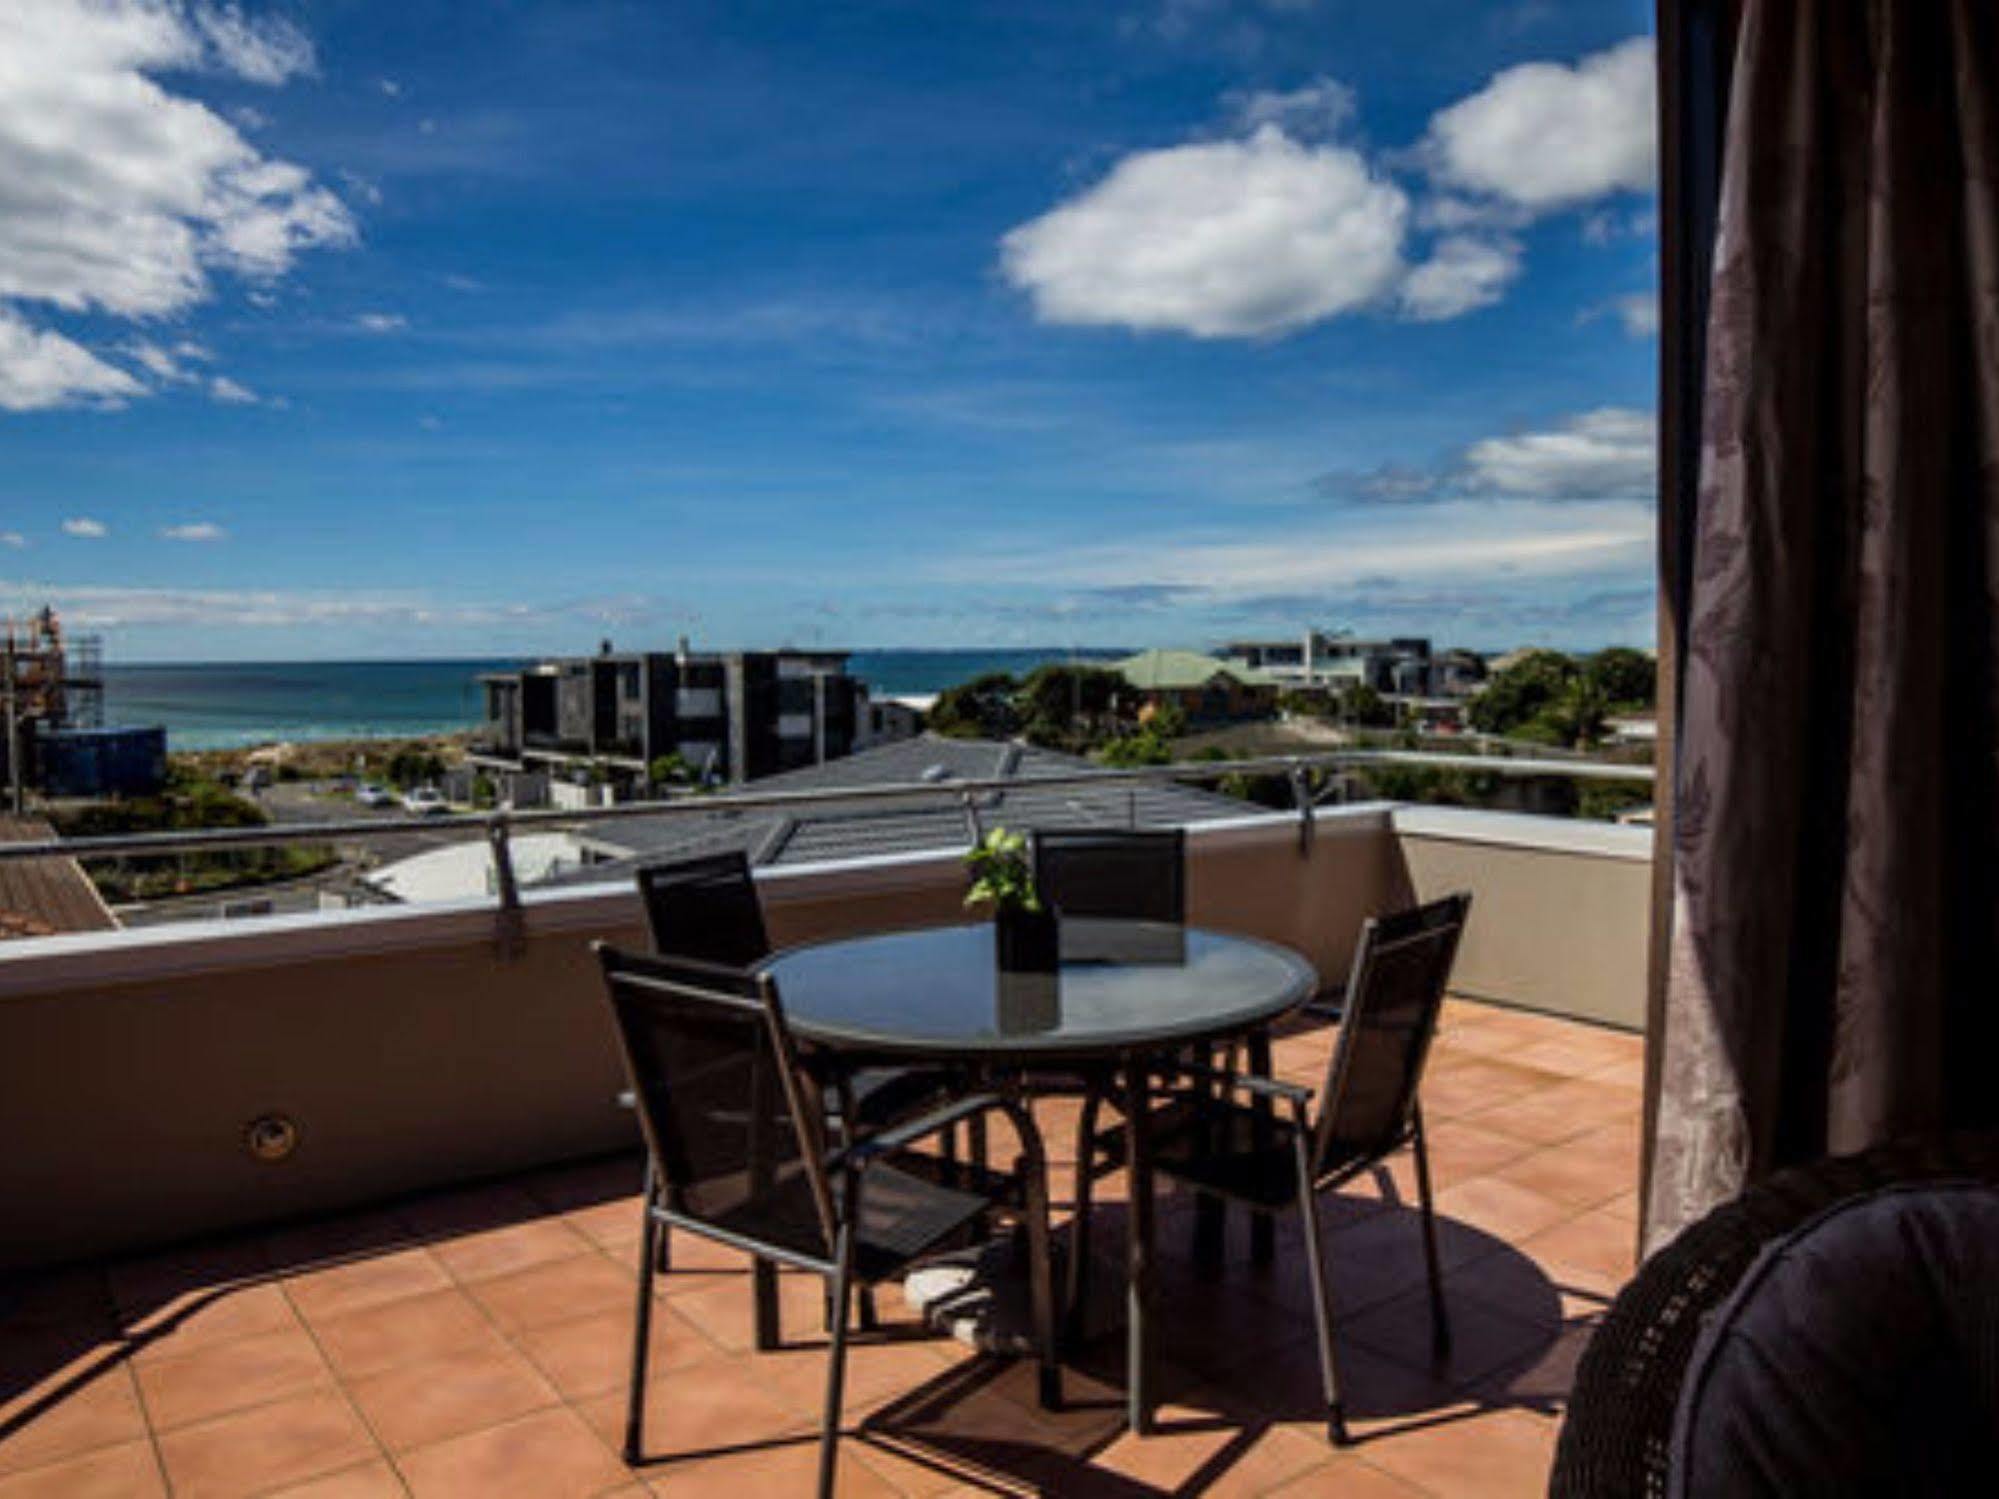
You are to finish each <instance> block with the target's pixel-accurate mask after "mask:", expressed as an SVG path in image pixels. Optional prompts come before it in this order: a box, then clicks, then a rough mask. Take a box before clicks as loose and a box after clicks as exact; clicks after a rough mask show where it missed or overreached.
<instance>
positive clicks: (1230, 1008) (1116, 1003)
mask: <svg viewBox="0 0 1999 1499" xmlns="http://www.w3.org/2000/svg"><path fill="white" fill-rule="evenodd" d="M1061 955H1062V964H1061V967H1060V969H1059V970H1058V971H1056V972H1055V973H1052V974H1049V973H1008V972H1002V971H1001V970H1000V968H999V965H998V962H997V961H996V958H995V954H994V945H993V929H992V927H991V926H990V925H988V924H979V925H968V926H947V927H933V928H929V929H927V930H922V931H910V932H884V933H880V934H876V935H872V936H866V937H847V938H842V939H840V940H838V941H832V942H820V943H813V944H811V945H809V946H805V947H795V948H791V949H789V950H788V951H785V952H782V953H779V954H778V955H777V956H776V957H775V958H773V959H772V960H771V961H770V962H769V963H768V964H767V965H765V966H766V968H767V970H768V972H769V973H770V974H771V976H772V977H773V978H775V979H776V980H777V986H778V992H779V994H780V995H781V996H782V998H783V1003H784V1011H785V1018H786V1019H787V1020H788V1021H789V1022H790V1025H791V1028H792V1030H793V1031H795V1032H797V1033H798V1034H799V1035H800V1036H801V1037H804V1038H806V1039H808V1040H810V1041H812V1042H815V1043H817V1044H819V1045H822V1046H830V1047H834V1048H837V1049H839V1050H843V1051H857V1052H871V1053H882V1054H885V1055H897V1056H903V1057H908V1058H911V1059H914V1058H915V1057H917V1056H922V1057H925V1058H929V1059H933V1060H951V1061H966V1062H977V1061H993V1060H1005V1059H1015V1060H1034V1061H1040V1062H1043V1063H1052V1062H1054V1061H1055V1060H1057V1059H1060V1060H1067V1061H1085V1060H1114V1059H1116V1058H1118V1057H1121V1056H1122V1055H1123V1054H1125V1053H1127V1052H1130V1051H1132V1050H1134V1049H1136V1050H1139V1051H1144V1052H1157V1051H1160V1050H1165V1049H1171V1048H1174V1047H1178V1046H1183V1045H1186V1044H1188V1043H1191V1042H1196V1041H1204V1040H1210V1039H1220V1038H1223V1037H1227V1036H1233V1035H1240V1034H1242V1033H1243V1032H1245V1031H1250V1030H1254V1029H1256V1028H1259V1027H1261V1026H1264V1025H1267V1024H1269V1022H1271V1021H1272V1020H1274V1019H1276V1018H1277V1017H1279V1016H1281V1015H1284V1014H1286V1013H1287V1012H1289V1011H1290V1010H1292V1009H1294V1008H1295V1007H1296V1006H1298V1005H1299V1004H1301V1003H1303V1002H1304V1001H1305V1000H1306V999H1308V998H1310V997H1311V995H1312V993H1313V991H1314V990H1315V989H1317V987H1318V982H1319V976H1318V974H1317V973H1316V972H1315V971H1314V969H1313V967H1312V965H1311V964H1310V963H1308V962H1306V961H1305V960H1304V959H1303V958H1301V957H1299V956H1298V955H1297V954H1296V953H1294V952H1291V951H1290V950H1289V949H1287V948H1282V947H1278V946H1275V945H1274V944H1272V943H1268V942H1261V941H1258V940H1257V939H1256V938H1254V937H1240V936H1236V935H1233V934H1232V933H1228V932H1216V931H1209V930H1207V929H1206V928H1203V927H1179V926H1169V925H1166V924H1164V923H1159V922H1145V921H1103V920H1082V919H1069V920H1064V921H1063V922H1062V925H1061Z"/></svg>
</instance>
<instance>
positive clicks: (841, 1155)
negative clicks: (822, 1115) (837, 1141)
mask: <svg viewBox="0 0 1999 1499" xmlns="http://www.w3.org/2000/svg"><path fill="white" fill-rule="evenodd" d="M1005 1105H1006V1100H1005V1099H1003V1098H1001V1097H1000V1096H999V1095H998V1094H997V1093H972V1094H968V1095H967V1096H966V1097H964V1098H960V1099H958V1100H957V1101H956V1102H954V1103H947V1104H945V1105H944V1106H943V1107H942V1108H938V1109H932V1110H931V1111H930V1112H929V1113H927V1114H921V1115H918V1116H917V1117H916V1118H914V1119H906V1120H904V1121H903V1122H902V1123H901V1124H898V1125H895V1126H893V1127H892V1128H889V1129H885V1130H881V1131H878V1132H877V1133H875V1134H872V1135H869V1136H868V1137H867V1139H865V1140H860V1141H857V1142H855V1143H854V1144H852V1145H849V1146H846V1147H844V1148H843V1149H840V1150H836V1151H834V1152H833V1153H832V1154H831V1155H830V1156H828V1157H827V1164H828V1165H831V1166H841V1165H847V1164H852V1165H854V1166H857V1167H859V1168H861V1169H863V1170H865V1169H866V1168H867V1167H868V1166H870V1165H872V1164H873V1163H874V1162H875V1161H877V1160H879V1159H880V1158H881V1157H882V1156H885V1155H893V1154H895V1152H897V1151H899V1150H905V1149H907V1148H908V1147H909V1146H911V1145H913V1144H915V1143H916V1142H917V1141H918V1140H921V1139H923V1138H924V1137H925V1136H926V1135H934V1134H936V1133H937V1132H938V1131H939V1130H943V1129H948V1128H949V1127H950V1126H951V1125H954V1124H956V1123H957V1122H958V1121H959V1120H961V1119H969V1118H970V1117H971V1116H972V1115H974V1114H983V1113H985V1112H986V1111H987V1110H989V1109H997V1108H1003V1107H1005Z"/></svg>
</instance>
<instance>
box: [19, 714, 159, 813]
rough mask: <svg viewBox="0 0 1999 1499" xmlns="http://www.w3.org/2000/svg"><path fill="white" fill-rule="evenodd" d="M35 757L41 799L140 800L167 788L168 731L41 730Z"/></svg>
mask: <svg viewBox="0 0 1999 1499" xmlns="http://www.w3.org/2000/svg"><path fill="white" fill-rule="evenodd" d="M34 756H35V783H36V785H37V787H38V788H39V789H40V791H41V792H42V794H43V795H44V796H144V795H147V794H148V793H150V792H154V791H158V790H159V789H160V788H161V787H162V786H163V785H165V784H166V779H167V731H166V730H165V729H164V728H160V727H158V726H157V725H155V726H152V727H147V728H102V729H49V728H43V729H41V730H40V731H39V732H38V733H37V734H36V735H35V744H34Z"/></svg>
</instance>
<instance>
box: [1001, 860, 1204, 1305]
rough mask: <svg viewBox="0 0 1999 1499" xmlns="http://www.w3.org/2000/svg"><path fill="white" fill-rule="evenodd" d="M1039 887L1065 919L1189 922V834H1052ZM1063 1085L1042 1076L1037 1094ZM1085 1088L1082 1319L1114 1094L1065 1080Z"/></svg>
mask: <svg viewBox="0 0 1999 1499" xmlns="http://www.w3.org/2000/svg"><path fill="white" fill-rule="evenodd" d="M1033 859H1034V888H1035V890H1036V891H1037V892H1038V893H1039V894H1040V896H1041V899H1042V901H1043V902H1044V903H1046V904H1047V905H1049V906H1052V907H1053V908H1054V909H1055V910H1056V911H1057V912H1058V913H1059V914H1060V915H1061V916H1063V917H1065V918H1070V917H1073V918H1081V919H1085V920H1087V919H1090V918H1093V917H1094V918H1098V919H1110V920H1121V921H1156V922H1160V923H1163V924H1170V925H1173V926H1184V925H1185V924H1186V921H1187V835H1186V833H1185V832H1184V831H1182V830H1181V829H1179V828H1129V829H1127V828H1116V829H1112V828H1060V829H1057V828H1049V829H1043V830H1040V831H1037V832H1035V833H1034V835H1033ZM1064 1081H1065V1080H1063V1079H1049V1078H1038V1079H1037V1080H1036V1082H1037V1089H1036V1091H1038V1092H1044V1093H1045V1092H1049V1091H1053V1090H1059V1088H1060V1087H1061V1085H1062V1083H1063V1082H1064ZM1066 1081H1068V1083H1069V1086H1070V1087H1071V1088H1072V1089H1074V1088H1080V1091H1081V1092H1082V1095H1083V1111H1082V1114H1081V1116H1080V1118H1079V1120H1078V1123H1077V1130H1076V1203H1075V1217H1074V1228H1073V1229H1072V1230H1071V1236H1070V1244H1069V1256H1068V1272H1067V1277H1066V1280H1067V1285H1066V1289H1065V1291H1064V1294H1063V1301H1064V1303H1065V1305H1066V1306H1067V1307H1068V1308H1069V1313H1070V1315H1071V1316H1077V1315H1080V1312H1081V1304H1082V1300H1083V1294H1084V1276H1085V1274H1086V1272H1087V1269H1088V1266H1089V1257H1090V1188H1091V1183H1092V1180H1093V1178H1094V1176H1095V1175H1096V1174H1097V1173H1096V1170H1095V1142H1096V1139H1097V1119H1098V1116H1099V1114H1100V1113H1101V1111H1102V1109H1103V1104H1104V1100H1105V1098H1106V1097H1107V1096H1108V1095H1109V1093H1110V1091H1111V1087H1110V1082H1111V1079H1110V1078H1109V1077H1108V1076H1102V1075H1098V1076H1084V1077H1081V1078H1077V1079H1073V1080H1066Z"/></svg>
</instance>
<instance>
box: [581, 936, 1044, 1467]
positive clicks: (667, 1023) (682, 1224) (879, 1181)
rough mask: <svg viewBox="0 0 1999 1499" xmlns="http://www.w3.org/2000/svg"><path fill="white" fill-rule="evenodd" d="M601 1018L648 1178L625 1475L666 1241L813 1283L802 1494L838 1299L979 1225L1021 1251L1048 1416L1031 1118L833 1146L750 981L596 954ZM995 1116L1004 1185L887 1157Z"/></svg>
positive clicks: (840, 1351) (826, 1450)
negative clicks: (1002, 1128)
mask: <svg viewBox="0 0 1999 1499" xmlns="http://www.w3.org/2000/svg"><path fill="white" fill-rule="evenodd" d="M595 951H596V953H597V956H598V959H599V961H600V962H601V963H602V965H603V969H604V977H605V982H606V986H607V988H608V990H609V994H610V1001H611V1010H612V1014H613V1017H614V1019H615V1022H616V1028H617V1035H618V1040H619V1043H620V1046H621V1048H622V1050H623V1053H624V1059H625V1065H626V1068H627V1070H628V1073H629V1076H630V1081H631V1085H632V1092H633V1095H634V1097H635V1099H636V1102H637V1106H638V1115H639V1122H640V1125H641V1127H642V1129H643V1130H644V1133H645V1139H646V1148H647V1151H648V1153H649V1155H650V1157H651V1160H652V1163H653V1173H652V1178H651V1183H650V1185H649V1188H648V1191H647V1194H646V1201H645V1205H644V1229H643V1241H642V1244H641V1250H640V1254H639V1275H638V1303H637V1311H636V1315H635V1322H634V1328H633V1338H632V1370H631V1388H630V1395H629V1404H628V1406H627V1411H626V1418H625V1440H624V1455H625V1460H626V1461H627V1462H628V1463H637V1462H639V1461H640V1460H641V1455H642V1452H643V1440H644V1429H643V1423H644V1412H645V1381H646V1370H647V1345H648V1342H649V1339H650V1335H651V1330H652V1308H653V1278H654V1275H655V1273H656V1258H657V1257H656V1255H655V1253H654V1240H655V1236H656V1235H657V1234H658V1233H659V1232H660V1230H661V1229H662V1228H664V1227H666V1226H668V1225H670V1226H672V1227H674V1228H677V1229H679V1230H681V1231H683V1232H686V1233H695V1234H700V1235H703V1236H705V1237H707V1238H710V1239H713V1240H716V1241H718V1242H720V1243H722V1244H726V1245H729V1246H731V1247H733V1248H736V1249H740V1250H743V1251H745V1252H746V1253H748V1254H751V1255H753V1256H755V1257H756V1259H757V1261H758V1262H759V1263H774V1264H780V1265H788V1266H791V1267H793V1268H795V1269H799V1270H805V1271H810V1272H812V1273H815V1274H817V1275H821V1276H823V1277H825V1279H826V1282H827V1286H828V1297H829V1300H830V1302H831V1304H832V1307H833V1315H832V1316H831V1317H830V1318H829V1326H830V1333H831V1346H830V1350H829V1357H828V1363H827V1372H826V1407H825V1423H824V1428H823V1433H822V1437H821V1449H820V1463H819V1492H820V1494H821V1495H830V1494H831V1493H832V1492H833V1477H834V1466H835V1461H836V1456H837V1446H838V1442H839V1435H840V1397H841V1389H842V1385H843V1382H844V1379H845V1372H846V1352H847V1323H848V1321H849V1316H848V1313H849V1311H850V1303H851V1298H852V1295H853V1292H854V1290H855V1288H856V1287H858V1286H870V1285H874V1284H876V1283H878V1282H880V1281H882V1280H885V1279H888V1278H889V1277H891V1276H894V1275H898V1274H900V1273H902V1272H903V1271H904V1270H905V1269H907V1268H908V1267H909V1266H910V1265H911V1264H913V1263H914V1262H916V1261H917V1260H919V1259H921V1258H922V1257H924V1256H925V1255H926V1254H929V1253H931V1252H933V1251H935V1250H938V1249H942V1248H946V1247H952V1246H954V1245H956V1244H957V1243H959V1242H961V1241H962V1240H963V1238H964V1237H965V1236H966V1235H967V1233H968V1232H969V1231H970V1230H972V1229H974V1228H975V1227H976V1226H977V1225H979V1224H980V1223H981V1222H982V1221H983V1220H985V1219H986V1218H987V1216H988V1215H990V1214H993V1213H995V1212H1000V1213H1006V1214H1008V1215H1010V1216H1013V1217H1015V1218H1016V1219H1018V1220H1020V1221H1021V1222H1022V1223H1023V1224H1024V1227H1025V1230H1026V1237H1027V1241H1028V1264H1029V1279H1030V1296H1031V1300H1032V1305H1033V1316H1034V1336H1035V1343H1036V1349H1035V1351H1036V1353H1037V1355H1038V1357H1039V1360H1040V1366H1041V1368H1040V1393H1041V1399H1042V1402H1043V1404H1044V1405H1046V1406H1048V1407H1049V1408H1051V1409H1052V1408H1054V1407H1055V1406H1056V1405H1058V1404H1059V1403H1060V1398H1061V1388H1060V1371H1059V1368H1058V1366H1057V1364H1056V1360H1055V1345H1054V1300H1053V1289H1052V1286H1051V1284H1050V1274H1049V1269H1048V1202H1047V1177H1046V1165H1045V1162H1044V1160H1043V1156H1042V1150H1041V1141H1040V1136H1039V1133H1038V1132H1037V1131H1036V1129H1035V1125H1034V1119H1033V1116H1032V1115H1031V1114H1030V1113H1029V1112H1028V1111H1027V1110H1026V1109H1025V1108H1024V1107H1022V1106H1021V1105H1020V1104H1019V1103H1018V1102H1016V1101H1015V1100H1013V1099H1011V1098H1008V1097H1001V1096H999V1095H995V1094H979V1095H974V1096H970V1097H966V1098H961V1099H959V1100H958V1101H957V1102H955V1103H952V1104H949V1105H947V1106H946V1107H944V1108H942V1109H939V1110H937V1111H935V1112H934V1113H931V1114H929V1115H926V1116H924V1117H923V1118H920V1119H914V1120H909V1121H906V1122H904V1123H902V1124H899V1125H896V1126H894V1127H892V1128H889V1129H886V1130H884V1131H882V1132H881V1133H879V1134H877V1135H875V1136H873V1137H871V1138H869V1139H866V1140H861V1141H857V1142H854V1143H850V1144H847V1145H834V1144H832V1143H830V1142H831V1141H832V1139H833V1135H832V1124H831V1121H830V1120H829V1119H828V1117H827V1114H826V1109H825V1103H824V1100H825V1094H824V1092H823V1090H822V1089H821V1088H820V1087H819V1086H818V1084H817V1083H816V1081H815V1080H814V1079H813V1078H811V1077H810V1076H809V1075H808V1074H807V1072H806V1071H805V1069H804V1068H803V1067H802V1066H801V1065H800V1063H799V1059H798V1056H797V1054H796V1051H795V1049H794V1047H793V1045H792V1041H791V1035H790V1032H789V1030H788V1029H787V1027H786V1025H785V1021H784V1010H783V1006H782V1004H781V1003H780V1001H779V998H778V992H777V987H776V984H775V982H774V981H773V980H772V979H771V978H770V977H769V976H768V975H767V974H758V973H753V972H751V971H749V970H747V969H742V968H729V967H724V966H720V965H716V964H710V963H702V962H699V961H695V960H692V959H682V958H662V957H641V956H636V955H632V954H627V953H622V952H619V951H617V950H616V949H614V948H612V947H609V946H607V945H605V944H603V943H598V944H596V945H595ZM993 1109H1001V1110H1004V1111H1005V1112H1006V1114H1007V1115H1008V1117H1009V1118H1010V1119H1011V1120H1012V1123H1013V1126H1014V1129H1015V1130H1016V1131H1017V1132H1018V1136H1019V1139H1020V1142H1021V1151H1022V1155H1021V1159H1020V1161H1019V1163H1018V1167H1017V1171H1016V1174H1015V1175H1014V1176H1011V1177H1008V1176H1000V1175H997V1174H994V1173H991V1172H987V1171H984V1170H981V1169H978V1168H976V1167H970V1166H956V1167H952V1168H949V1179H948V1181H946V1180H943V1179H941V1178H940V1177H937V1176H933V1175H926V1174H924V1171H925V1163H926V1162H930V1161H933V1160H934V1158H929V1157H912V1156H907V1155H904V1154H903V1153H902V1152H903V1150H904V1147H906V1146H908V1145H910V1144H912V1143H913V1142H915V1141H916V1140H918V1139H921V1138H924V1137H926V1136H929V1135H932V1134H935V1133H936V1132H938V1131H939V1130H942V1129H944V1128H946V1127H947V1126H949V1125H951V1124H953V1123H956V1122H958V1121H961V1120H965V1119H969V1118H971V1117H973V1116H975V1115H978V1114H982V1113H986V1112H989V1111H990V1110H993Z"/></svg>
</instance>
